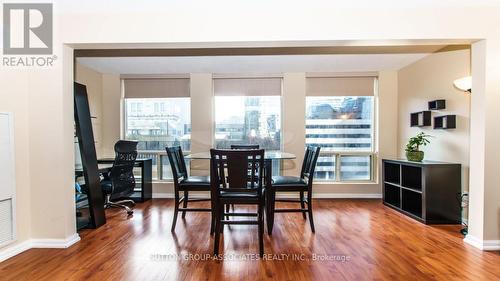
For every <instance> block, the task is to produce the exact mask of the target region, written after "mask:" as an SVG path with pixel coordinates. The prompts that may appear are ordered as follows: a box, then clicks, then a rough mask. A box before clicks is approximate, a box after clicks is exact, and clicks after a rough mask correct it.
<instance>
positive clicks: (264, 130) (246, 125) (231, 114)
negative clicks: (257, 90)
mask: <svg viewBox="0 0 500 281" xmlns="http://www.w3.org/2000/svg"><path fill="white" fill-rule="evenodd" d="M231 144H259V145H260V147H261V148H264V149H268V150H280V149H281V97H279V96H261V97H251V96H216V97H215V146H216V147H217V148H229V147H230V146H231Z"/></svg>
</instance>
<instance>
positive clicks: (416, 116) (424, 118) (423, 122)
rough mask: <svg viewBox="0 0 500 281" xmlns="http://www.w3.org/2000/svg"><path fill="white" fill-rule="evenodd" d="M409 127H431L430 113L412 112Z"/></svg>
mask: <svg viewBox="0 0 500 281" xmlns="http://www.w3.org/2000/svg"><path fill="white" fill-rule="evenodd" d="M410 122H411V123H410V126H412V127H425V126H430V125H431V112H430V111H421V112H414V113H412V114H411V115H410Z"/></svg>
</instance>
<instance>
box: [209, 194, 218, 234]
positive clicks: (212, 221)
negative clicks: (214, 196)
mask: <svg viewBox="0 0 500 281" xmlns="http://www.w3.org/2000/svg"><path fill="white" fill-rule="evenodd" d="M210 207H211V209H212V212H210V214H211V219H210V235H212V234H214V232H215V221H216V220H215V219H216V217H217V215H216V212H215V205H214V202H213V200H210Z"/></svg>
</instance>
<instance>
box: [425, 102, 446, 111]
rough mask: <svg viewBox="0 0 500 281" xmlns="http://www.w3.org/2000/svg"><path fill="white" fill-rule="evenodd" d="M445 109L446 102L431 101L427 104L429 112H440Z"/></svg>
mask: <svg viewBox="0 0 500 281" xmlns="http://www.w3.org/2000/svg"><path fill="white" fill-rule="evenodd" d="M445 108H446V100H433V101H430V102H429V110H440V109H445Z"/></svg>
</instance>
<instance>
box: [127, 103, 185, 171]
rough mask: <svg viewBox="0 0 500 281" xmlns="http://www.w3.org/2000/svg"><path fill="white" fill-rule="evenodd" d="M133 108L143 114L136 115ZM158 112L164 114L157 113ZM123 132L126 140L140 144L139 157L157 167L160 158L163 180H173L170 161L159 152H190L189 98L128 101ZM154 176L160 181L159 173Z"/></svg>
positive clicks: (137, 113)
mask: <svg viewBox="0 0 500 281" xmlns="http://www.w3.org/2000/svg"><path fill="white" fill-rule="evenodd" d="M134 105H135V106H134ZM134 108H137V109H140V110H136V111H135V112H134V110H133V109H134ZM158 108H164V109H165V110H164V111H158ZM124 129H125V139H128V140H137V141H139V144H138V146H137V149H138V151H139V154H140V155H139V157H147V158H152V159H153V162H154V163H153V165H158V163H159V162H158V160H159V159H158V157H162V159H160V163H162V166H163V167H160V169H161V172H160V173H162V174H163V175H162V179H171V178H172V172H171V170H170V166H169V165H168V164H169V163H168V158H167V157H166V156H164V155H163V156H162V155H159V153H158V152H161V153H164V152H165V147H167V146H177V145H180V146H181V147H182V150H183V151H190V150H191V101H190V98H145V99H136V98H133V99H125V128H124ZM186 164H189V163H186ZM153 172H154V177H155V178H158V177H159V175H158V169H154V171H153Z"/></svg>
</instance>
